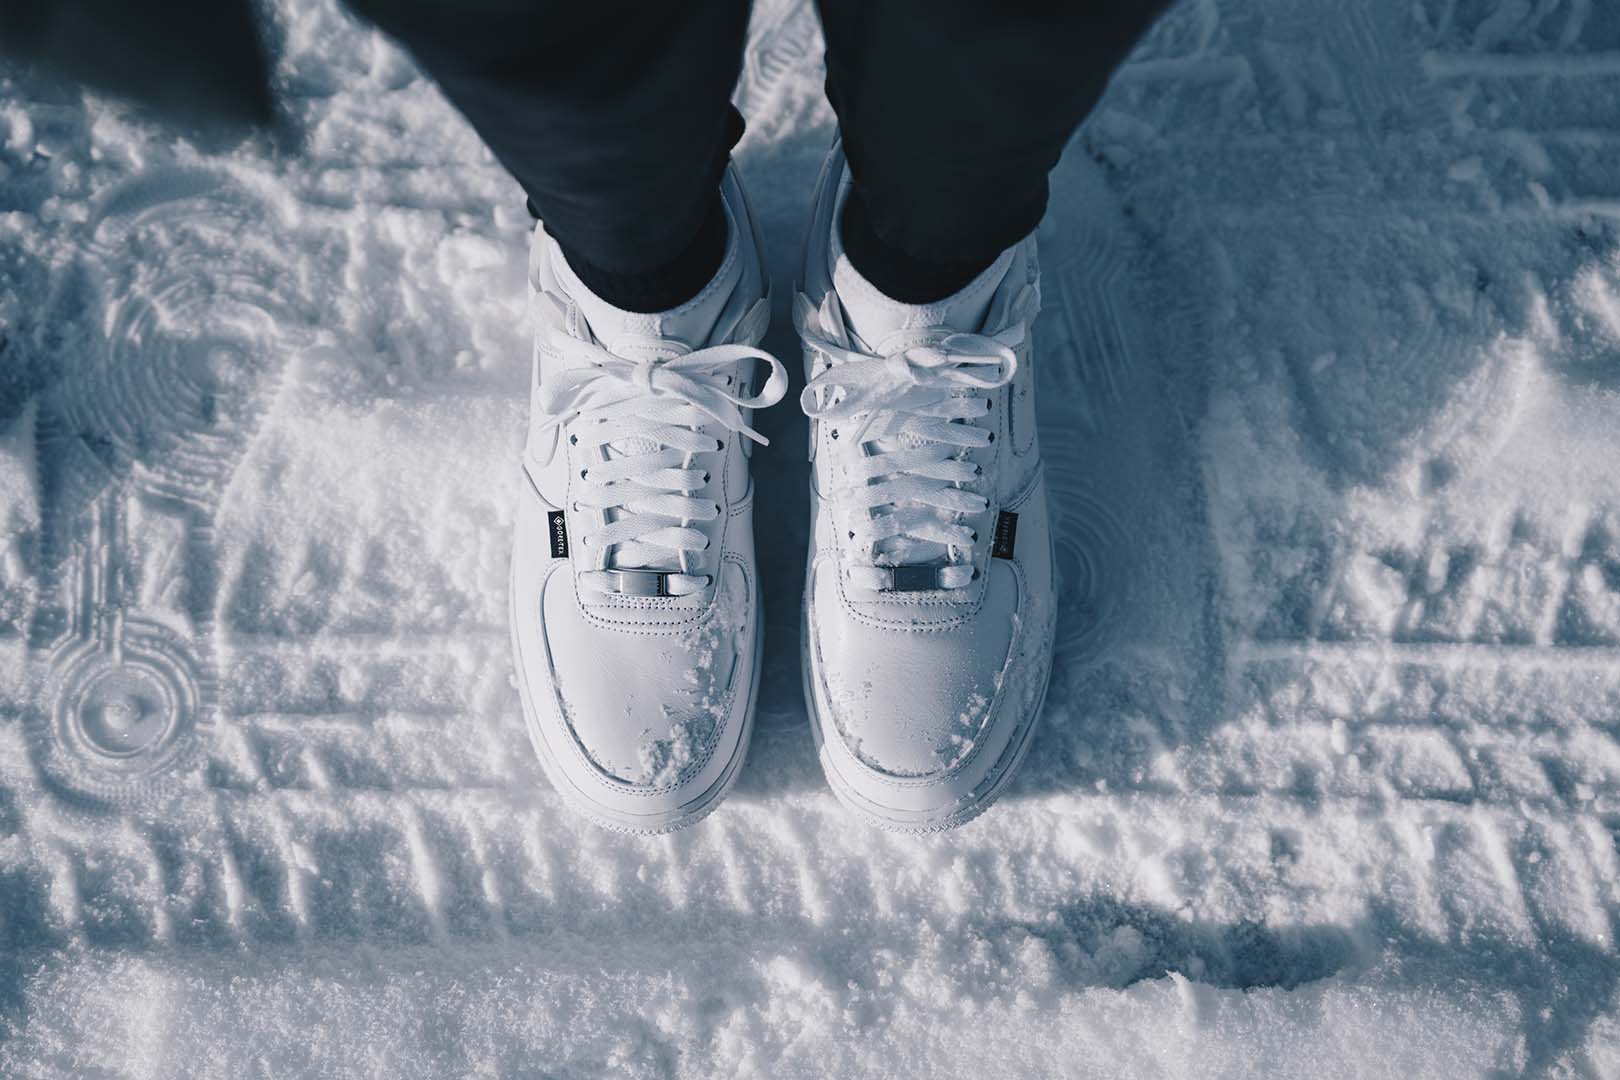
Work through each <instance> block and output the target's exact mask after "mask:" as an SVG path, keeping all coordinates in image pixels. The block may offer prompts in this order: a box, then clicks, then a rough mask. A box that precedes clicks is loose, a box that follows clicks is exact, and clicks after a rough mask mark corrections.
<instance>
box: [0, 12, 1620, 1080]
mask: <svg viewBox="0 0 1620 1080" xmlns="http://www.w3.org/2000/svg"><path fill="white" fill-rule="evenodd" d="M274 20H275V28H276V36H277V38H278V41H279V49H280V52H281V59H280V61H279V66H278V68H277V76H276V78H277V90H278V93H279V96H280V98H281V100H282V102H283V108H284V118H283V122H282V124H281V125H280V127H279V128H278V130H277V131H275V132H274V133H273V134H270V135H264V136H255V137H253V138H250V139H247V140H246V141H244V140H242V139H241V138H240V137H233V138H224V137H222V136H219V135H217V134H213V135H206V136H204V135H198V134H196V133H189V134H188V133H186V132H184V131H179V130H176V129H173V128H169V127H164V126H162V125H161V124H158V123H156V122H155V121H154V119H153V118H152V117H150V116H148V115H146V114H144V113H142V112H141V111H140V110H139V109H136V108H134V107H131V106H129V105H126V104H122V103H119V102H115V101H109V100H106V99H103V98H100V97H96V96H86V95H84V94H83V93H81V92H80V91H78V90H76V89H74V88H71V87H68V86H65V85H63V84H61V83H60V82H59V81H56V80H54V79H53V78H51V77H50V76H48V75H46V74H43V73H39V72H33V71H27V70H21V69H16V68H12V69H6V70H3V71H0V1075H4V1076H6V1077H19V1078H24V1077H171V1076H208V1077H271V1076H276V1077H280V1076H301V1075H310V1076H314V1075H323V1076H366V1077H371V1076H376V1077H417V1076H424V1077H425V1076H433V1077H444V1076H462V1075H468V1076H546V1077H552V1076H556V1077H587V1076H609V1075H611V1076H626V1077H666V1076H669V1077H716V1076H733V1075H737V1076H763V1077H777V1078H780V1077H811V1076H817V1077H819V1076H838V1077H861V1076H873V1077H913V1076H915V1077H947V1076H964V1077H977V1078H991V1077H1010V1076H1065V1077H1214V1076H1232V1077H1259V1076H1265V1077H1310V1078H1313V1080H1315V1078H1329V1077H1351V1076H1379V1077H1383V1076H1388V1077H1401V1078H1412V1077H1446V1078H1465V1077H1502V1076H1517V1075H1521V1074H1522V1075H1531V1076H1559V1077H1617V1076H1620V960H1617V956H1616V948H1615V931H1616V915H1617V909H1620V857H1617V853H1616V834H1617V829H1620V743H1617V733H1620V9H1617V8H1616V6H1615V5H1612V4H1608V3H1603V2H1598V0H1541V2H1537V3H1534V4H1532V3H1529V2H1527V0H1495V2H1493V0H1358V2H1355V3H1321V2H1320V0H1202V2H1187V3H1184V4H1182V5H1181V6H1179V7H1177V8H1176V9H1175V10H1174V11H1173V12H1172V13H1171V14H1170V15H1169V16H1168V17H1167V18H1166V19H1165V20H1164V21H1163V22H1162V23H1161V25H1160V26H1159V27H1158V28H1157V29H1156V30H1155V31H1154V32H1153V34H1151V35H1150V37H1149V38H1148V39H1147V40H1146V41H1145V42H1144V44H1143V46H1142V48H1141V49H1140V50H1139V51H1138V53H1137V54H1136V55H1135V57H1134V58H1133V60H1132V62H1131V63H1130V64H1128V65H1127V66H1126V67H1125V68H1124V69H1123V71H1121V73H1120V74H1119V76H1118V78H1117V79H1116V81H1115V83H1114V85H1113V87H1112V89H1111V91H1110V94H1109V96H1108V98H1107V99H1106V101H1105V102H1104V104H1103V106H1102V107H1101V108H1100V109H1099V110H1098V112H1097V113H1096V115H1095V116H1094V117H1093V118H1092V120H1091V122H1090V123H1089V124H1088V126H1087V127H1086V129H1085V130H1084V131H1083V132H1082V134H1081V135H1080V136H1079V137H1078V138H1077V139H1076V141H1075V143H1074V145H1073V146H1072V147H1071V148H1070V151H1069V153H1068V155H1067V157H1066V159H1065V160H1064V162H1063V164H1062V166H1061V167H1060V168H1059V169H1058V171H1057V173H1056V176H1055V178H1054V185H1053V187H1054V190H1053V200H1052V208H1051V213H1050V214H1049V215H1048V219H1047V221H1046V222H1045V223H1044V224H1043V225H1042V226H1041V229H1040V233H1039V237H1040V242H1041V248H1042V253H1043V259H1044V266H1045V275H1046V276H1045V296H1046V310H1045V311H1044V312H1043V314H1042V315H1041V318H1040V321H1039V323H1038V324H1037V328H1036V333H1037V335H1038V342H1037V364H1038V371H1039V380H1040V384H1039V389H1040V401H1039V409H1040V414H1041V418H1042V424H1043V429H1042V439H1043V442H1044V444H1045V447H1046V452H1047V455H1048V463H1049V470H1050V482H1051V497H1052V508H1053V514H1054V519H1055V525H1056V530H1057V544H1058V551H1059V563H1060V569H1061V575H1062V580H1061V587H1060V589H1059V592H1058V595H1057V597H1056V600H1057V604H1058V606H1059V625H1058V643H1057V657H1056V662H1055V670H1054V675H1053V680H1052V688H1051V694H1050V697H1049V698H1048V702H1047V706H1046V714H1045V718H1044V720H1043V726H1042V729H1041V731H1040V733H1039V735H1038V736H1037V738H1036V741H1035V744H1034V749H1033V751H1032V752H1031V754H1030V756H1029V761H1028V764H1027V765H1026V766H1025V768H1024V770H1023V772H1022V773H1021V775H1020V776H1019V777H1018V779H1017V781H1016V782H1015V783H1014V784H1013V785H1012V787H1011V789H1010V792H1009V794H1008V795H1007V796H1006V798H1005V800H1004V801H1003V802H1002V803H1001V804H1000V805H998V806H997V807H996V808H995V809H994V810H993V811H992V812H990V813H989V814H987V815H986V816H985V817H983V818H982V819H980V820H979V821H976V822H974V823H973V824H971V825H969V826H967V827H965V828H963V829H962V830H960V831H958V832H953V833H949V834H946V835H942V836H936V837H932V838H927V839H906V838H899V837H893V836H889V835H885V834H880V833H876V832H873V831H871V830H869V829H867V828H865V827H863V826H861V825H860V824H858V823H857V822H855V821H854V820H852V819H851V817H850V816H849V815H848V814H846V813H845V812H844V811H843V810H841V809H840V808H839V806H838V804H837V803H836V802H835V800H834V798H833V796H832V795H831V794H830V793H829V791H828V790H827V788H826V786H825V784H824V783H823V781H822V778H821V774H820V770H819V768H818V766H817V763H816V758H815V753H814V748H813V745H812V742H811V735H810V729H809V726H808V723H807V721H806V717H805V710H804V704H803V702H802V699H801V691H800V680H799V629H798V625H799V588H800V581H801V573H802V559H803V553H804V546H805V526H806V520H807V507H806V505H805V476H806V465H805V462H804V445H805V443H804V427H803V424H804V420H803V418H802V417H801V416H800V415H798V414H797V413H796V412H795V411H794V410H793V409H792V408H791V407H790V406H784V407H782V408H778V409H775V410H773V411H771V412H770V413H768V414H765V415H764V416H762V417H761V420H760V422H761V426H762V427H763V428H764V429H765V431H766V433H767V434H769V435H771V436H772V437H773V445H772V446H771V447H770V448H769V449H768V450H761V451H760V452H759V453H757V454H756V455H755V458H754V460H755V463H756V468H757V474H756V476H757V483H758V485H759V501H760V508H761V512H760V513H759V515H758V520H759V522H760V526H759V541H760V550H761V552H762V560H763V575H764V582H765V586H766V590H765V591H766V606H767V624H768V627H767V629H768V636H767V645H766V654H767V660H766V671H765V680H764V684H763V689H762V691H761V694H760V714H759V720H758V726H757V730H756V734H755V736H754V743H753V753H752V756H751V758H750V760H749V763H748V765H747V768H746V771H745V774H744V776H743V778H742V781H741V783H740V785H739V787H738V789H737V791H736V793H735V794H734V795H733V796H732V798H731V799H730V801H729V802H728V803H727V804H726V805H725V806H724V807H722V808H721V809H720V811H719V812H718V813H716V814H715V815H713V816H712V817H711V818H709V819H708V820H707V821H705V822H704V823H702V824H701V825H699V826H697V827H696V828H693V829H691V830H689V831H686V832H682V833H679V834H676V835H672V836H668V837H663V838H658V839H650V840H638V839H627V838H625V837H622V836H617V835H613V834H609V833H606V832H603V831H600V830H598V829H595V828H593V827H590V826H587V825H585V824H582V823H581V822H580V821H578V820H576V819H575V818H573V817H570V816H568V815H567V814H566V813H565V812H564V811H563V808H562V806H561V804H560V802H559V801H558V799H557V797H556V796H554V795H553V794H552V792H551V791H550V790H549V789H548V788H547V787H546V785H545V783H544V781H543V779H542V776H541V773H540V770H539V767H538V765H537V764H536V762H535V760H534V758H533V755H532V752H531V750H530V748H529V745H528V742H527V740H526V738H525V734H524V730H523V722H522V714H521V710H520V707H519V703H518V698H517V694H516V692H515V690H514V689H513V683H512V676H511V667H510V661H509V658H508V648H507V637H506V626H505V618H506V615H505V613H506V572H507V549H508V542H509V529H510V525H511V521H512V507H513V503H514V500H515V499H516V498H517V495H518V490H519V486H518V485H519V473H518V450H519V443H520V439H521V437H522V433H523V430H524V409H525V405H526V401H525V386H526V379H527V373H528V359H527V357H528V351H527V328H526V324H525V303H526V297H525V288H524V281H523V272H524V258H525V240H526V230H527V228H528V221H527V218H526V215H525V214H524V211H523V205H522V201H521V199H520V198H519V194H518V191H517V188H516V187H515V185H514V184H513V183H512V181H511V180H510V179H508V178H507V177H506V176H505V175H504V174H503V173H502V171H501V170H500V169H499V168H498V167H497V166H496V165H495V164H494V162H493V161H492V159H491V158H490V156H489V155H488V154H487V153H486V152H485V151H484V150H483V149H482V147H481V146H480V144H479V142H478V141H477V139H476V138H475V136H474V135H473V134H472V132H471V131H470V130H469V129H468V127H467V126H466V124H465V123H463V122H462V121H461V120H460V119H459V118H458V117H457V116H456V115H455V114H454V112H453V111H452V110H451V109H450V108H449V107H448V106H447V105H446V104H445V102H444V100H443V99H442V97H441V96H440V95H439V93H438V91H437V90H436V89H435V88H434V87H433V85H432V84H430V83H429V82H427V81H425V80H424V79H422V78H421V77H420V76H419V75H418V74H417V72H416V69H415V68H414V66H413V65H412V64H411V63H410V61H409V60H408V58H407V57H406V56H405V55H404V54H402V53H401V52H400V51H399V50H398V49H396V48H395V47H394V46H392V45H390V44H388V43H387V42H386V41H384V40H383V39H382V38H381V37H380V36H378V35H377V34H375V33H374V32H372V31H370V30H369V29H366V28H364V27H362V26H360V25H359V24H357V23H356V22H355V21H354V20H352V19H351V18H350V17H348V16H347V15H345V14H344V13H343V12H342V11H341V10H340V9H338V8H337V7H336V6H335V5H334V3H332V2H330V0H285V2H284V3H282V4H280V5H278V6H277V7H276V9H275V12H274ZM543 26H544V24H543V20H542V21H540V22H539V23H537V33H538V32H543ZM1038 47H1039V43H1032V48H1038ZM820 63H821V44H820V38H819V33H818V31H817V29H816V24H815V19H814V15H813V13H812V10H811V8H810V6H809V5H808V4H807V3H803V2H794V0H776V2H764V0H762V2H761V3H760V4H759V6H758V10H757V11H756V13H755V20H754V29H753V41H752V45H751V47H750V52H749V56H748V61H747V65H746V71H745V76H744V80H743V83H742V85H741V87H740V89H739V97H740V100H741V103H742V105H743V107H744V109H745V111H746V112H747V113H748V115H749V117H750V118H751V124H752V126H751V128H750V130H749V133H748V135H747V136H746V138H745V140H744V142H743V143H742V145H741V147H740V150H739V162H740V167H741V169H742V172H743V174H744V176H745V178H746V179H747V181H748V182H750V184H751V185H752V188H753V193H754V197H755V201H756V204H757V206H758V208H759V211H760V214H761V217H762V218H763V223H764V228H765V232H766V237H767V241H768V244H769V247H770V260H771V266H772V269H773V272H774V274H775V278H776V282H777V288H776V291H775V298H776V305H777V309H778V310H777V312H776V320H775V324H774V328H773V330H772V333H771V337H770V338H769V339H768V340H767V345H769V346H770V347H772V348H774V349H776V350H777V351H778V352H779V354H780V355H783V356H784V357H787V358H789V359H790V360H791V361H793V362H794V363H796V357H797V347H796V344H795V342H794V340H793V335H792V330H791V322H790V319H789V318H788V310H789V308H788V305H789V303H790V301H791V297H792V289H791V287H790V286H791V283H792V281H793V280H794V279H795V277H796V276H797V273H798V270H797V261H798V255H799V251H800V244H801V242H802V237H801V229H802V223H803V221H804V218H805V215H806V210H807V203H808V198H809V193H810V187H811V184H812V182H813V178H814V172H815V168H816V166H817V164H818V162H819V160H820V157H821V155H822V152H823V150H824V149H825V147H826V145H827V142H828V140H829V137H830V135H831V130H832V128H831V125H832V117H831V115H830V112H829V110H828V109H827V107H826V105H825V103H824V102H823V100H822V98H821V96H820V89H819V73H820ZM791 399H792V395H790V401H791ZM604 677H623V676H622V675H621V674H611V675H610V674H609V673H604Z"/></svg>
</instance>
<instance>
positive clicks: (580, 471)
mask: <svg viewBox="0 0 1620 1080" xmlns="http://www.w3.org/2000/svg"><path fill="white" fill-rule="evenodd" d="M590 471H591V470H589V469H581V470H579V478H580V479H581V480H583V479H585V474H586V473H588V472H590Z"/></svg>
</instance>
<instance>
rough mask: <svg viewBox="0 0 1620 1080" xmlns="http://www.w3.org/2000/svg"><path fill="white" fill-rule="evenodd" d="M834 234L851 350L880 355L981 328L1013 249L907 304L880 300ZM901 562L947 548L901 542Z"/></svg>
mask: <svg viewBox="0 0 1620 1080" xmlns="http://www.w3.org/2000/svg"><path fill="white" fill-rule="evenodd" d="M843 247H844V245H843V241H842V239H841V238H840V237H839V235H838V230H837V229H834V230H833V231H832V240H831V247H830V250H829V253H828V254H829V260H830V262H831V263H832V268H833V271H832V280H833V288H834V289H836V290H837V292H838V300H839V303H840V304H841V305H842V306H843V309H844V324H845V328H846V329H848V330H849V331H850V333H851V334H852V335H854V337H855V338H856V339H857V340H856V346H857V347H858V348H864V349H865V350H867V351H869V352H872V353H875V354H877V355H879V356H884V355H888V354H890V353H894V352H899V351H900V350H902V349H905V348H908V347H910V346H912V345H917V344H921V343H923V342H926V341H929V340H931V339H937V338H938V337H940V336H941V331H942V330H954V331H959V332H964V333H973V332H977V331H978V330H980V329H982V328H983V326H984V320H985V316H986V315H988V314H989V312H990V304H991V301H992V300H994V299H995V295H996V290H997V289H999V288H1000V287H1001V282H1002V279H1003V278H1005V277H1006V276H1007V269H1008V267H1010V266H1011V265H1012V251H1011V250H1010V249H1009V250H1008V251H1004V252H1002V253H1001V255H1000V256H999V257H998V258H997V259H996V261H995V262H993V263H991V264H990V266H989V267H987V268H986V269H985V270H984V271H983V272H982V273H981V274H979V276H978V277H976V278H974V279H973V280H972V281H970V282H968V283H967V284H966V285H965V286H963V287H962V289H961V290H960V291H958V292H956V293H953V294H952V295H950V296H947V297H945V299H943V300H937V301H935V302H934V303H931V304H906V303H902V302H901V301H899V300H893V299H890V298H889V297H887V296H885V295H884V294H883V293H882V292H880V291H878V288H877V287H876V286H875V285H873V284H872V283H871V282H870V281H868V280H867V279H866V278H865V277H864V276H862V274H861V272H860V271H859V270H856V269H855V266H854V264H853V263H851V262H850V261H849V256H848V255H847V254H845V252H844V250H843ZM870 441H871V443H872V445H873V446H875V447H876V448H877V449H879V450H881V451H894V450H898V449H911V448H915V447H916V446H919V445H921V441H920V440H919V439H917V438H916V437H915V436H910V435H888V436H883V435H879V436H878V437H876V438H873V439H871V440H870ZM896 548H897V545H896V544H895V543H893V542H888V543H885V544H883V545H880V550H879V558H880V560H882V559H885V558H887V559H894V558H895V557H896V556H897V554H898V552H897V550H896ZM904 550H905V561H906V562H910V563H931V562H935V561H937V560H941V559H944V558H945V556H946V554H947V549H946V547H945V545H944V544H940V543H936V542H934V541H924V540H911V541H909V542H907V543H906V544H905V547H904Z"/></svg>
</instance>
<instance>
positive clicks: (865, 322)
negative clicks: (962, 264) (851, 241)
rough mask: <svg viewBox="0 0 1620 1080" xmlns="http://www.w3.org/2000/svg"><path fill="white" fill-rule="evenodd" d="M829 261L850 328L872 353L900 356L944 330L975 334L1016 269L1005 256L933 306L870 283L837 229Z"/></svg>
mask: <svg viewBox="0 0 1620 1080" xmlns="http://www.w3.org/2000/svg"><path fill="white" fill-rule="evenodd" d="M829 256H830V258H829V261H830V262H831V263H832V268H833V271H832V281H833V288H834V289H835V290H837V292H838V300H839V303H841V304H842V305H843V308H844V321H845V325H846V326H847V327H848V329H849V330H850V331H852V332H853V333H854V334H855V336H856V337H858V338H859V339H860V341H861V344H862V345H864V346H865V347H866V348H867V349H869V350H871V351H872V352H874V353H877V354H879V355H885V354H887V353H891V352H898V351H899V350H901V349H903V348H906V347H907V346H908V345H914V344H917V343H918V342H919V341H922V340H925V339H926V338H928V337H930V336H935V335H931V334H930V333H929V332H930V331H933V332H935V334H936V335H937V331H939V330H941V329H946V330H956V331H961V332H967V333H972V332H975V331H977V330H979V329H980V328H981V327H983V325H984V317H985V316H986V315H987V314H989V311H990V302H991V300H993V299H994V298H995V295H996V290H997V289H998V288H1000V286H1001V280H1002V279H1003V278H1004V277H1006V276H1007V268H1008V267H1009V266H1011V265H1012V251H1011V250H1010V249H1009V250H1008V251H1004V252H1002V253H1001V255H1000V256H999V257H998V258H997V259H996V261H995V262H993V263H991V264H990V265H989V266H988V267H986V268H985V270H984V271H983V272H982V273H980V274H979V276H978V277H976V278H974V279H973V280H972V281H970V282H968V283H967V284H966V285H964V286H963V287H962V288H961V290H960V291H958V292H955V293H952V294H951V295H950V296H947V297H945V298H944V299H943V300H936V301H934V302H933V303H931V304H907V303H902V302H901V301H899V300H891V299H890V298H889V297H887V296H885V295H884V294H883V293H882V292H880V291H879V290H878V288H877V286H875V285H873V284H872V283H871V282H870V281H868V280H867V279H866V278H865V277H864V276H863V275H862V274H861V272H860V271H859V270H857V269H855V264H854V263H852V262H850V261H849V256H848V255H847V254H845V253H844V244H843V241H842V239H840V237H839V235H838V230H837V229H834V230H832V241H831V250H830V252H829Z"/></svg>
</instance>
